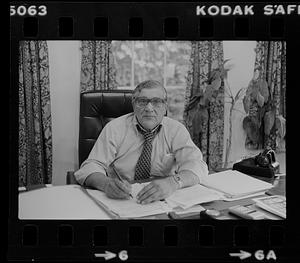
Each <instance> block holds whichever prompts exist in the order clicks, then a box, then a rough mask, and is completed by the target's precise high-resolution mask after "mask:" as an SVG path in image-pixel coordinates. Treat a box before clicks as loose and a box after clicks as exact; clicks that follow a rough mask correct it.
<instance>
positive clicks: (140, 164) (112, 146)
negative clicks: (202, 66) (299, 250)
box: [75, 80, 208, 204]
mask: <svg viewBox="0 0 300 263" xmlns="http://www.w3.org/2000/svg"><path fill="white" fill-rule="evenodd" d="M132 105H133V110H134V112H133V113H129V114H126V115H123V116H121V117H119V118H116V119H114V120H112V121H110V122H109V123H107V124H106V126H105V127H104V128H103V130H102V132H101V133H100V135H99V137H98V139H97V141H96V142H95V145H94V147H93V149H92V150H91V152H90V154H89V156H88V158H87V159H86V160H85V161H84V162H83V163H82V165H81V167H80V169H79V170H77V171H76V172H75V178H76V180H77V181H78V182H79V183H80V184H81V185H85V186H88V187H92V188H96V189H99V190H101V191H104V192H105V193H106V195H107V196H108V197H110V198H115V199H128V198H129V197H130V193H131V183H134V182H141V181H145V180H146V181H151V182H150V183H149V184H148V185H147V186H145V187H144V188H143V189H142V190H141V191H140V192H139V193H138V195H137V200H138V202H139V203H142V204H147V203H150V202H153V201H157V200H161V199H164V198H166V197H168V196H170V195H171V194H172V193H173V192H174V191H175V190H177V189H179V188H183V187H187V186H192V185H195V184H198V183H201V180H202V178H203V177H205V176H207V175H208V168H207V165H206V163H205V162H204V161H203V157H202V153H201V151H200V150H199V148H198V147H197V146H196V145H195V144H194V143H193V141H192V139H191V137H190V134H189V132H188V131H187V129H186V128H185V126H184V125H183V124H181V123H180V122H178V121H176V120H173V119H171V118H168V117H166V116H165V115H166V112H167V108H168V106H167V91H166V89H165V88H164V87H163V85H162V84H161V83H160V82H158V81H154V80H147V81H144V82H142V83H140V84H139V85H137V87H136V88H135V90H134V91H133V96H132ZM112 167H113V168H112ZM174 167H175V168H174ZM116 174H118V175H119V178H118V176H116ZM120 177H121V178H120ZM120 179H121V180H120Z"/></svg>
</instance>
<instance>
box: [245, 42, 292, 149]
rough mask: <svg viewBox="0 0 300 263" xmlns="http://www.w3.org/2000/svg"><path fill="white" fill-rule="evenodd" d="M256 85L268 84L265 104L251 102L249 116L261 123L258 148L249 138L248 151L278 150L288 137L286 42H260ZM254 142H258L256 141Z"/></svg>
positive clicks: (257, 49)
mask: <svg viewBox="0 0 300 263" xmlns="http://www.w3.org/2000/svg"><path fill="white" fill-rule="evenodd" d="M255 52H256V58H255V66H254V81H255V80H263V81H265V82H266V85H265V87H266V89H265V93H266V95H267V96H266V95H265V94H263V92H261V93H262V95H263V96H264V100H263V102H261V104H260V105H259V103H258V102H259V100H258V99H252V100H249V102H250V107H249V108H250V111H249V115H250V116H251V117H252V119H253V118H254V117H255V118H256V119H258V123H259V129H258V133H259V134H258V135H257V137H258V138H259V140H258V144H255V143H253V140H251V135H250V134H249V133H248V134H247V138H246V147H247V148H266V147H271V148H272V149H274V150H278V149H279V148H280V147H281V146H280V144H281V142H282V138H283V137H284V136H285V118H286V93H285V91H286V42H284V41H259V42H257V45H256V49H255ZM260 91H261V90H260ZM254 141H255V140H254Z"/></svg>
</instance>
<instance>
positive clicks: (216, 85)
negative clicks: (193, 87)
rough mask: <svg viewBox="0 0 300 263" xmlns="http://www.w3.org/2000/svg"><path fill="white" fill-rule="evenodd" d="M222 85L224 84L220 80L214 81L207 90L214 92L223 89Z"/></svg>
mask: <svg viewBox="0 0 300 263" xmlns="http://www.w3.org/2000/svg"><path fill="white" fill-rule="evenodd" d="M221 84H222V81H221V79H220V78H218V79H215V80H213V81H212V83H211V84H210V85H208V86H207V87H206V89H207V88H211V89H213V90H218V89H219V88H220V87H221Z"/></svg>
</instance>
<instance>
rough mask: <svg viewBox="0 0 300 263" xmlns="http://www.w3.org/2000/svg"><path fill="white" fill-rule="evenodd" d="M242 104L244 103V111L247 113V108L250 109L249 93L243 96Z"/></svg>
mask: <svg viewBox="0 0 300 263" xmlns="http://www.w3.org/2000/svg"><path fill="white" fill-rule="evenodd" d="M243 105H244V110H245V112H246V113H247V114H248V112H249V109H250V96H249V95H246V96H245V97H244V98H243Z"/></svg>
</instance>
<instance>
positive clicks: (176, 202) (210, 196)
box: [166, 184, 222, 209]
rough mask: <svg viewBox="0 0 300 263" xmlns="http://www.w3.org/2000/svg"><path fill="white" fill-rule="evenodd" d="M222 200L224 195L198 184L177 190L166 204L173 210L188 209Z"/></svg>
mask: <svg viewBox="0 0 300 263" xmlns="http://www.w3.org/2000/svg"><path fill="white" fill-rule="evenodd" d="M221 198H222V195H220V194H219V193H218V192H217V191H214V190H211V189H209V188H207V187H205V186H203V185H200V184H196V185H194V186H191V187H186V188H182V189H180V190H177V191H176V192H174V193H173V194H172V195H171V196H169V197H168V198H167V199H166V202H167V203H168V204H169V205H170V206H171V207H173V208H175V207H177V206H178V207H180V208H182V209H188V208H190V207H192V206H194V205H197V204H202V203H207V202H211V201H215V200H220V199H221Z"/></svg>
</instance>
